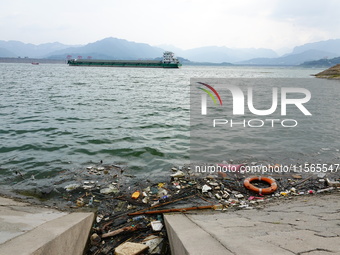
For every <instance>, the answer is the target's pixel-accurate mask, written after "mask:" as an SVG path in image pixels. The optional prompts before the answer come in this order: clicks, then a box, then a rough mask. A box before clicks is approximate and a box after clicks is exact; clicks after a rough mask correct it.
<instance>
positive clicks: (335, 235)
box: [314, 233, 339, 238]
mask: <svg viewBox="0 0 340 255" xmlns="http://www.w3.org/2000/svg"><path fill="white" fill-rule="evenodd" d="M332 234H334V236H325V235H322V234H314V235H316V236H320V237H323V238H333V237H339V235H337V234H335V233H332Z"/></svg>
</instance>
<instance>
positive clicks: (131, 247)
mask: <svg viewBox="0 0 340 255" xmlns="http://www.w3.org/2000/svg"><path fill="white" fill-rule="evenodd" d="M148 248H149V247H148V246H146V245H145V244H140V243H132V242H125V243H123V244H121V245H119V246H118V247H117V248H116V249H115V255H138V254H141V253H142V252H144V251H146V250H147V249H148Z"/></svg>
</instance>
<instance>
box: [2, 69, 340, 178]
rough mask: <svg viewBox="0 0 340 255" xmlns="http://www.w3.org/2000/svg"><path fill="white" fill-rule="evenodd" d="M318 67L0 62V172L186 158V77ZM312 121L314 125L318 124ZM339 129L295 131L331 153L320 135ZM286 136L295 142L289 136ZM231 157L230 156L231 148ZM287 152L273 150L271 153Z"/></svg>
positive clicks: (278, 74) (135, 169) (329, 94)
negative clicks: (312, 133)
mask: <svg viewBox="0 0 340 255" xmlns="http://www.w3.org/2000/svg"><path fill="white" fill-rule="evenodd" d="M320 71H322V70H321V69H306V68H288V67H286V68H280V67H211V66H209V67H205V66H199V67H193V66H190V67H189V66H184V67H182V68H181V69H147V68H110V67H101V68H98V67H69V66H67V65H66V64H41V65H30V64H0V77H1V80H0V121H1V122H0V169H1V175H2V176H3V177H9V176H13V175H14V174H15V173H18V172H20V173H21V174H23V175H26V176H32V175H33V176H34V177H35V179H44V178H47V177H48V176H50V175H51V174H55V173H58V172H60V171H64V170H68V169H78V168H82V167H84V166H86V165H89V164H92V163H98V162H101V161H102V162H104V163H106V164H115V165H119V166H123V167H124V168H126V169H129V171H130V172H132V173H134V174H138V173H145V172H147V173H152V172H153V171H154V172H156V171H163V170H168V169H169V168H170V167H171V166H172V165H182V164H186V163H189V147H190V146H189V145H190V132H189V130H190V128H189V126H190V104H189V99H190V96H189V91H190V78H192V77H205V78H210V77H214V78H264V77H271V78H308V77H310V75H311V74H315V73H317V72H320ZM311 79H314V78H311ZM339 92H340V86H339V87H337V88H336V87H333V88H332V89H324V88H321V87H320V88H319V91H318V92H317V93H320V94H322V95H323V98H324V99H325V100H327V98H333V99H334V95H336V94H339ZM335 102H336V101H335ZM337 102H338V101H337ZM336 107H337V111H334V116H333V118H335V119H339V117H338V116H339V115H338V114H339V103H337V105H336ZM324 110H325V111H327V109H324ZM337 123H338V122H337ZM313 128H315V129H317V128H318V127H317V124H315V127H313ZM257 132H260V131H257ZM264 132H265V131H264ZM257 135H258V136H261V135H265V134H259V133H257ZM338 135H339V126H337V127H336V126H335V128H332V129H329V130H327V133H325V134H323V136H322V137H314V136H310V134H308V133H302V134H301V136H303V137H302V139H303V140H306V141H308V140H310V141H313V143H314V144H315V145H316V146H317V147H318V149H320V150H321V152H326V151H327V152H329V151H330V152H329V153H331V156H330V158H331V159H337V157H338V155H339V152H338V149H340V145H339V141H338V140H337V139H335V140H334V139H332V140H334V143H332V144H329V143H328V144H326V145H325V143H324V140H327V141H328V140H329V139H328V138H325V137H338ZM268 142H269V143H270V142H271V141H268ZM273 142H277V141H273ZM291 142H292V144H290V146H294V140H292V141H291ZM239 143H240V144H235V146H236V147H238V148H241V147H242V144H241V143H242V139H241V140H239ZM322 148H323V149H324V151H322ZM249 153H250V154H251V152H249ZM255 155H258V151H257V152H256V154H255ZM262 156H263V157H264V156H265V155H262ZM233 157H234V159H237V158H235V157H237V155H233ZM286 157H287V155H282V154H280V153H278V155H277V157H276V158H275V160H276V161H277V162H280V160H281V159H284V158H286ZM252 160H254V159H252ZM255 160H256V158H255ZM327 163H328V162H327Z"/></svg>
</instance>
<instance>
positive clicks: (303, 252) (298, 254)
mask: <svg viewBox="0 0 340 255" xmlns="http://www.w3.org/2000/svg"><path fill="white" fill-rule="evenodd" d="M314 251H325V252H330V253H334V252H333V251H330V250H327V249H322V248H316V249H313V250H309V251H302V252H298V253H297V254H296V255H302V254H307V253H310V252H314Z"/></svg>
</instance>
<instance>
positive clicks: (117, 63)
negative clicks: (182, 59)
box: [67, 59, 182, 68]
mask: <svg viewBox="0 0 340 255" xmlns="http://www.w3.org/2000/svg"><path fill="white" fill-rule="evenodd" d="M67 64H68V65H70V66H99V67H100V66H102V67H142V68H179V67H180V66H181V65H182V64H180V63H163V62H162V61H152V60H150V61H147V60H145V61H142V60H141V61H138V60H126V61H125V60H90V59H72V60H68V61H67Z"/></svg>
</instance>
